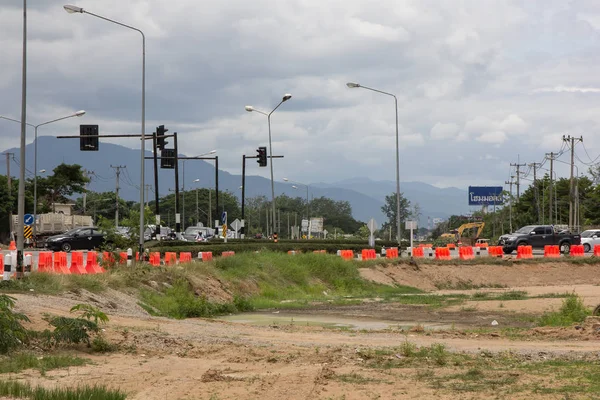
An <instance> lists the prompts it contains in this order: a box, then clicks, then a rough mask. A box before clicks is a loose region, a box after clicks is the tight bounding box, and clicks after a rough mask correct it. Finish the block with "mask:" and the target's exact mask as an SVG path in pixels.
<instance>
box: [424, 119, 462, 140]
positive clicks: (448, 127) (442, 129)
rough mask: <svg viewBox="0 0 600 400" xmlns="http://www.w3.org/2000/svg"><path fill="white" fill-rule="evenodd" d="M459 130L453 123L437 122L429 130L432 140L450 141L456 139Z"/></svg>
mask: <svg viewBox="0 0 600 400" xmlns="http://www.w3.org/2000/svg"><path fill="white" fill-rule="evenodd" d="M459 130H460V128H459V126H458V125H456V124H455V123H448V124H445V123H442V122H438V123H437V124H435V125H434V126H433V128H431V135H430V136H431V138H432V139H451V138H456V136H457V134H458V131H459Z"/></svg>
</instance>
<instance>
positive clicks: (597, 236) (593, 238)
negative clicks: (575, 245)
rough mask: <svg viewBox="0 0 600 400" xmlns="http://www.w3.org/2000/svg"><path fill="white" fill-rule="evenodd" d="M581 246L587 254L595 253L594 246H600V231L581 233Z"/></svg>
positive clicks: (592, 230)
mask: <svg viewBox="0 0 600 400" xmlns="http://www.w3.org/2000/svg"><path fill="white" fill-rule="evenodd" d="M581 244H583V250H584V251H585V252H586V253H589V252H591V251H593V250H594V246H595V245H597V244H600V229H588V230H587V231H583V232H581Z"/></svg>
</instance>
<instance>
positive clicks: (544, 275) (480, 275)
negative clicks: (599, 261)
mask: <svg viewBox="0 0 600 400" xmlns="http://www.w3.org/2000/svg"><path fill="white" fill-rule="evenodd" d="M360 274H361V276H362V277H363V278H364V279H368V280H370V281H373V282H377V283H381V284H385V285H406V286H414V287H417V288H419V289H422V290H436V289H470V288H477V287H486V286H487V287H513V286H547V285H555V284H557V283H559V282H560V284H563V285H581V284H596V285H597V284H600V274H599V273H598V266H597V265H592V264H571V263H565V262H552V263H536V264H520V263H512V262H511V263H509V262H508V261H507V264H506V265H491V264H473V265H444V264H419V268H418V269H417V268H415V266H414V265H410V264H399V265H387V266H381V265H377V266H374V267H373V268H361V269H360Z"/></svg>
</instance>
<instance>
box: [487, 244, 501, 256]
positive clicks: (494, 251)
mask: <svg viewBox="0 0 600 400" xmlns="http://www.w3.org/2000/svg"><path fill="white" fill-rule="evenodd" d="M488 256H490V257H500V258H502V257H504V250H502V246H490V247H488Z"/></svg>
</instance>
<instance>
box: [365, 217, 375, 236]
mask: <svg viewBox="0 0 600 400" xmlns="http://www.w3.org/2000/svg"><path fill="white" fill-rule="evenodd" d="M367 228H369V231H370V232H371V234H373V232H375V231H376V230H377V222H375V219H374V218H371V219H370V220H369V223H367Z"/></svg>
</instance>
